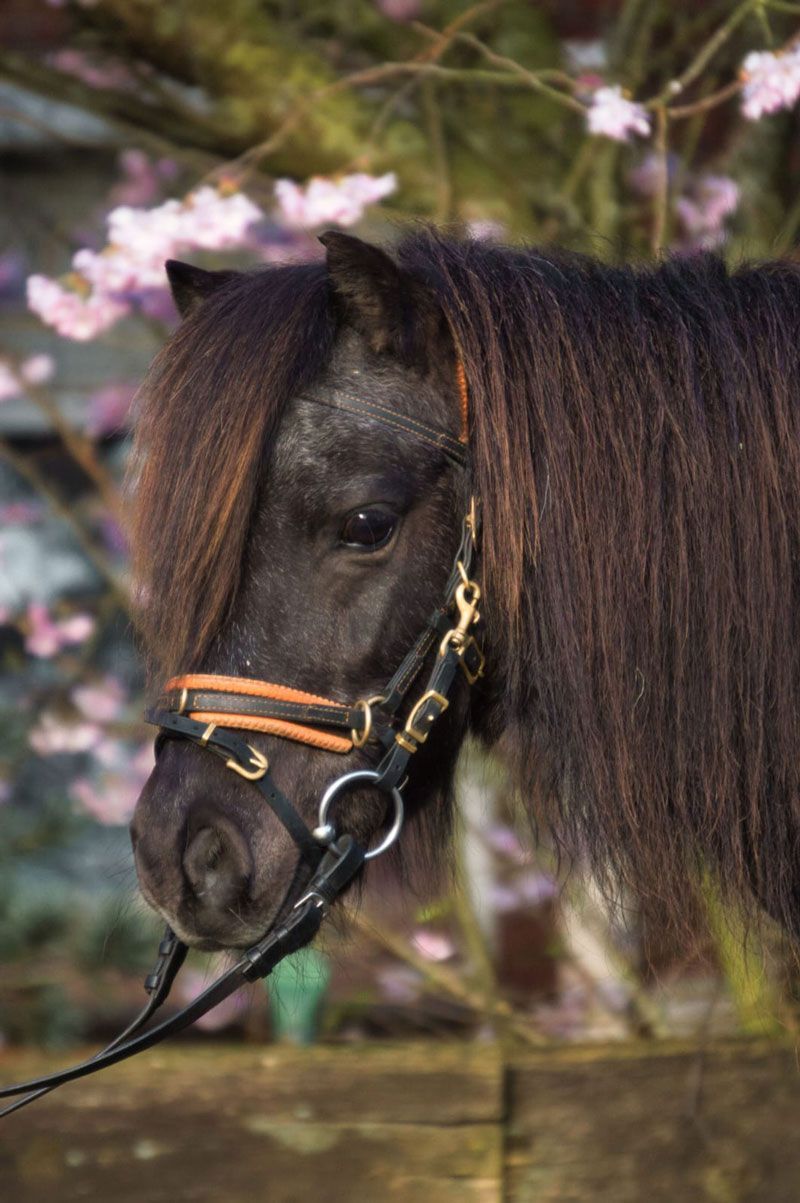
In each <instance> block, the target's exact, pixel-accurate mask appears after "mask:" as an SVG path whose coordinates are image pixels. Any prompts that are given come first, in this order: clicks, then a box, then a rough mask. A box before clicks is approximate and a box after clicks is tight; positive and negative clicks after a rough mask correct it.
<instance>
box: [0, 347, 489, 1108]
mask: <svg viewBox="0 0 800 1203" xmlns="http://www.w3.org/2000/svg"><path fill="white" fill-rule="evenodd" d="M456 380H457V385H458V392H459V402H460V415H461V431H460V436H459V438H458V439H457V440H456V439H455V438H453V436H452V435H450V434H448V433H446V432H445V431H441V430H437V429H436V428H434V427H431V426H429V425H428V424H427V423H425V422H422V421H421V420H418V419H416V418H410V417H408V416H407V415H405V414H400V413H398V412H396V411H395V410H391V409H388V408H387V407H386V406H384V405H382V404H378V403H376V402H373V401H366V400H364V399H363V398H359V397H356V396H354V395H353V394H351V393H349V392H347V391H346V390H335V391H334V392H333V393H331V394H329V395H326V397H325V398H324V399H323V398H320V397H314V396H304V397H303V398H302V399H303V400H309V401H316V402H318V403H320V404H324V405H329V406H333V407H334V408H337V409H343V410H347V411H349V412H352V413H356V414H358V415H359V416H363V417H369V418H370V419H372V420H373V421H376V422H379V423H381V424H383V425H386V426H388V427H390V428H391V429H394V430H401V431H402V432H403V433H405V434H410V435H413V436H414V437H415V438H416V439H420V440H422V441H423V442H426V443H428V444H429V445H431V446H435V447H437V448H439V449H440V450H441V451H443V452H444V454H445V455H447V456H448V457H449V458H450V459H451V460H453V461H454V462H455V463H457V464H458V465H459V466H460V467H465V466H466V463H467V450H466V442H467V417H468V411H467V386H466V378H465V375H464V369H463V367H462V365H461V364H460V363H459V364H458V365H457V369H456ZM477 540H478V517H477V511H476V505H475V500H474V498H472V499H471V501H470V506H469V511H468V513H467V514H466V516H465V518H464V521H463V524H462V530H461V540H460V543H459V547H458V551H457V553H456V556H455V560H454V563H453V568H452V571H451V573H450V576H449V578H448V581H447V585H446V587H445V591H444V596H443V598H442V601H441V604H440V605H439V606H438V607H437V609H436V610H434V611H433V613H432V614H431V615H430V616H429V618H428V620H427V622H426V624H425V626H424V627H423V629H422V631H421V632H420V634H419V636H418V637H417V639H416V640H415V642H414V643H413V644H412V646H411V647H410V649H409V650H408V652H407V653H406V655H405V656H404V657H403V659H402V661H401V662H400V664H399V665H398V667H397V670H396V671H395V673H394V675H393V676H392V677H391V679H390V680H389V681H388V682H387V683H386V685H385V686H384V688H383V690H382V691H381V693H380V694H378V695H372V696H370V697H367V698H359V699H357V700H356V701H355V702H352V703H344V702H338V701H334V700H332V699H330V698H326V697H321V696H318V695H316V694H311V693H306V692H304V691H303V690H300V689H296V688H295V687H294V686H290V685H283V684H275V683H273V682H269V681H258V680H251V679H249V678H246V677H227V676H218V675H215V674H205V673H195V674H188V675H184V676H179V677H173V678H171V679H170V680H169V681H167V683H166V685H165V686H164V691H163V693H162V695H161V696H160V697H159V699H158V701H157V703H156V706H155V707H154V708H153V709H151V710H148V711H146V713H145V719H146V721H147V722H148V723H151V724H152V725H154V726H156V727H158V729H159V731H158V735H157V737H156V754H158V753H159V752H160V751H161V749H162V748H163V746H164V743H165V741H166V740H168V739H184V740H188V741H189V742H191V743H195V744H198V745H199V746H200V747H203V748H206V749H207V750H208V751H209V752H211V753H213V754H214V755H216V756H218V757H220V758H221V759H222V761H223V762H224V764H225V767H226V768H228V769H230V771H231V772H233V773H236V774H237V775H238V776H239V777H242V778H244V780H245V781H248V782H250V783H251V784H252V785H253V787H254V788H255V789H257V790H258V791H259V793H260V795H261V797H262V798H263V799H264V801H265V802H266V803H267V805H268V806H269V807H270V809H271V810H272V811H273V813H274V814H275V815H276V817H277V818H278V819H279V820H280V822H281V823H282V824H283V826H284V827H285V829H286V830H287V831H288V833H289V835H290V836H291V838H292V840H293V841H294V842H295V844H296V845H297V848H298V850H299V852H300V856H301V860H302V861H303V862H304V864H305V865H306V867H307V869H308V871H309V879H308V882H307V884H306V886H305V887H303V889H302V891H301V897H300V898H299V899H298V900H297V901H296V902H294V904H293V905H292V907H291V909H290V910H289V912H288V915H287V916H286V918H285V919H284V921H283V922H282V923H281V924H280V925H279V926H278V927H277V928H275V929H273V930H272V931H271V932H270V933H269V934H268V935H266V936H265V937H264V938H263V939H262V940H260V941H258V943H256V944H254V945H253V946H252V947H251V948H248V949H247V950H246V951H245V952H244V954H243V955H242V956H241V958H240V959H239V960H238V961H237V962H236V964H235V965H234V966H233V967H232V968H231V969H229V970H228V971H227V973H225V974H223V975H222V976H221V977H220V978H218V980H217V981H216V982H214V983H213V984H212V985H211V986H210V987H209V988H208V989H207V990H205V991H204V992H203V993H202V994H200V995H199V996H198V997H197V998H196V999H195V1000H194V1001H193V1002H192V1003H190V1004H189V1005H188V1006H186V1007H184V1008H183V1010H181V1011H179V1012H178V1013H177V1014H176V1015H174V1016H172V1017H171V1018H170V1019H168V1020H165V1021H164V1022H162V1023H160V1024H158V1025H156V1026H155V1027H151V1028H149V1029H148V1030H147V1031H145V1032H142V1031H141V1029H142V1028H143V1027H144V1025H145V1024H146V1023H147V1022H148V1021H149V1020H150V1018H151V1017H152V1016H153V1015H154V1014H155V1012H156V1011H157V1010H158V1008H159V1007H160V1006H161V1004H162V1003H163V1002H164V1001H165V999H166V998H167V996H168V994H169V991H170V988H171V986H172V983H173V981H174V979H175V976H176V975H177V973H178V971H179V969H180V967H181V965H182V964H183V961H184V959H185V957H186V954H187V952H188V949H187V947H186V945H185V944H183V943H181V941H180V940H178V938H177V937H176V936H175V934H174V932H172V930H171V929H170V928H169V927H168V928H167V929H166V931H165V934H164V938H163V939H162V941H161V944H160V945H159V950H158V951H159V955H158V960H157V962H156V964H155V966H154V968H153V970H152V972H151V973H150V974H149V975H148V977H147V978H146V980H145V990H146V992H147V994H148V996H149V998H148V1002H147V1005H146V1006H145V1007H144V1009H143V1010H142V1011H141V1013H140V1014H139V1015H138V1016H137V1017H136V1018H135V1019H134V1020H133V1022H132V1023H131V1024H130V1025H129V1026H128V1027H127V1028H126V1029H125V1031H124V1032H122V1033H121V1034H120V1035H119V1036H118V1037H117V1038H116V1039H115V1040H114V1041H112V1043H111V1044H109V1045H108V1046H107V1047H106V1048H105V1049H103V1050H102V1051H101V1052H100V1053H98V1054H97V1055H96V1056H95V1057H93V1058H91V1059H90V1060H88V1061H84V1062H83V1063H82V1064H80V1065H76V1066H73V1067H72V1068H70V1069H66V1070H63V1071H61V1072H60V1073H55V1074H51V1075H49V1076H47V1077H43V1078H37V1079H34V1080H32V1081H30V1082H23V1083H19V1084H17V1085H15V1086H8V1087H5V1088H2V1089H0V1099H3V1098H12V1097H15V1096H18V1095H21V1096H22V1097H20V1098H17V1099H16V1102H14V1103H12V1104H10V1106H8V1107H6V1108H5V1110H3V1111H0V1118H2V1116H4V1115H8V1114H10V1113H11V1112H12V1111H16V1110H18V1109H19V1108H21V1107H24V1106H26V1104H28V1103H31V1102H33V1101H34V1100H35V1099H37V1098H40V1097H42V1096H43V1095H45V1094H48V1093H49V1092H50V1091H51V1090H54V1089H55V1088H56V1087H57V1086H61V1085H63V1084H64V1083H65V1082H71V1081H74V1080H76V1079H77V1078H82V1077H85V1076H87V1075H88V1074H92V1073H96V1072H97V1071H98V1070H100V1069H104V1068H106V1067H107V1066H109V1065H114V1064H116V1063H117V1062H118V1061H123V1060H126V1059H127V1058H128V1057H132V1056H134V1055H135V1054H136V1053H139V1052H143V1051H144V1050H145V1049H148V1048H151V1047H153V1045H155V1044H158V1043H160V1042H161V1041H162V1040H164V1039H166V1038H167V1037H169V1036H172V1035H174V1034H175V1033H176V1032H179V1031H182V1030H183V1029H184V1028H186V1027H189V1026H190V1025H191V1024H192V1023H194V1021H195V1020H196V1019H199V1018H200V1017H201V1016H203V1015H205V1014H206V1013H207V1012H208V1011H209V1010H211V1008H212V1007H215V1006H217V1005H218V1004H219V1003H220V1002H222V1001H223V999H225V998H227V997H228V996H229V995H231V994H232V993H233V992H234V991H235V990H238V989H239V988H240V986H242V985H244V984H245V983H247V982H253V981H257V980H258V979H259V978H264V977H267V976H268V975H269V974H270V973H271V972H272V970H273V969H274V967H275V966H276V965H277V964H278V962H279V961H281V960H283V958H284V957H286V956H288V955H289V954H290V953H292V952H295V951H297V950H298V949H300V948H302V947H304V946H305V945H306V944H308V943H309V942H310V941H311V940H312V939H313V938H314V936H315V935H316V934H317V932H318V931H319V928H320V926H321V924H322V921H323V919H324V918H325V915H326V914H327V912H328V910H329V908H330V906H331V904H332V903H333V902H334V901H335V899H336V898H337V897H338V896H339V895H340V894H341V893H342V891H343V890H344V889H345V888H346V886H348V885H349V884H350V882H351V881H352V880H353V878H354V877H355V876H356V875H357V874H358V873H359V872H360V870H361V869H362V868H363V866H364V863H365V862H366V861H368V860H371V859H373V858H374V857H376V856H379V855H381V853H383V852H385V851H386V850H387V849H388V848H390V847H391V845H392V844H393V843H394V842H395V840H396V839H397V837H398V835H399V834H400V831H401V829H402V825H403V819H404V805H403V792H402V791H403V788H404V786H405V784H406V781H407V779H408V766H409V762H410V760H411V758H412V756H414V754H415V753H416V752H417V751H418V750H419V748H420V747H421V746H422V745H423V744H424V743H426V741H427V740H428V737H429V736H430V733H431V731H432V729H433V727H434V725H435V723H436V722H437V720H438V719H439V718H441V716H442V715H443V714H444V713H445V711H446V710H447V709H448V707H449V705H450V696H451V694H452V692H453V689H454V687H455V684H456V681H457V680H458V679H459V677H461V676H463V678H464V679H465V680H466V682H467V684H468V685H470V686H471V685H474V684H475V682H476V681H477V680H478V679H479V677H481V676H482V674H483V670H484V656H483V653H482V651H481V649H480V647H479V645H478V643H477V642H476V640H475V637H474V633H473V629H474V627H475V625H476V624H477V623H478V622H479V621H480V614H479V612H478V602H479V601H480V597H481V590H480V586H479V585H478V584H477V582H476V581H475V580H473V578H472V575H471V574H472V571H473V568H474V562H475V558H476V554H477ZM431 655H433V665H432V668H431V670H430V672H429V674H428V678H427V680H426V682H425V686H424V688H423V689H421V690H420V691H419V692H418V693H417V694H416V696H415V697H414V699H413V701H412V702H411V703H410V705H409V704H408V703H409V698H410V695H411V691H412V687H413V686H414V684H415V682H416V681H417V680H418V678H419V675H420V673H421V671H422V668H423V666H424V665H425V663H426V662H427V661H428V660H429V658H430V656H431ZM404 711H405V713H404V715H403V714H402V712H404ZM239 731H245V732H247V731H259V732H264V733H267V734H270V735H276V736H278V737H280V738H283V739H291V740H294V741H296V742H298V743H303V744H307V745H309V746H310V747H315V748H319V749H322V750H325V751H328V752H334V753H339V754H341V755H348V754H349V753H352V752H353V751H354V750H355V749H361V748H364V747H366V746H374V747H375V748H377V749H379V750H380V751H381V752H382V755H381V756H380V759H379V761H378V763H377V765H376V767H375V768H359V769H355V770H351V771H349V772H346V773H344V774H342V775H341V776H339V777H336V778H335V779H334V780H333V781H331V782H330V784H329V785H328V786H327V787H326V789H325V790H324V792H323V794H322V797H321V799H320V803H319V812H318V819H317V826H316V827H315V828H313V829H309V827H308V826H307V825H306V822H305V820H304V819H303V818H302V816H301V815H300V813H299V812H298V811H297V809H296V808H295V806H294V805H293V804H292V802H291V801H290V800H289V799H288V798H287V797H286V795H285V794H284V793H283V792H282V791H281V790H280V789H279V788H278V786H277V785H276V784H275V782H274V780H273V778H272V776H271V774H270V771H269V761H268V759H267V757H266V756H265V755H264V754H263V753H262V752H260V751H258V749H256V748H254V747H252V746H251V745H250V744H249V743H247V742H246V740H245V739H244V738H242V736H241V735H239V734H237V732H239ZM363 787H369V788H371V789H377V790H379V791H381V792H382V793H384V794H386V795H388V797H389V799H390V800H391V803H392V808H393V813H392V817H391V822H390V825H389V828H388V830H387V832H386V833H385V835H384V836H383V839H382V840H381V841H380V843H379V844H378V846H377V847H375V848H372V849H371V850H369V851H368V850H366V849H364V848H361V847H360V846H359V844H358V843H357V842H356V841H355V840H354V839H353V837H352V836H351V835H349V834H346V833H345V834H341V835H339V834H337V829H336V825H335V823H334V821H333V816H332V813H331V812H332V811H333V810H334V807H335V803H336V802H337V801H338V800H339V799H340V798H341V796H342V795H343V794H345V793H347V792H348V791H350V790H353V789H357V788H363ZM284 901H286V900H284ZM282 909H283V907H282V908H281V910H282ZM279 913H280V912H279Z"/></svg>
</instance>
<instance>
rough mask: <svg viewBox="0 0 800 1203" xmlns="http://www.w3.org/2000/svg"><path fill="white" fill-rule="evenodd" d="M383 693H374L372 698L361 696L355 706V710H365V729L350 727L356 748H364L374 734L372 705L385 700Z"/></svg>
mask: <svg viewBox="0 0 800 1203" xmlns="http://www.w3.org/2000/svg"><path fill="white" fill-rule="evenodd" d="M385 701H386V699H385V698H384V696H383V694H380V693H374V694H373V695H372V697H371V698H366V699H364V698H361V700H360V701H358V702H356V704H355V706H354V707H353V709H354V710H363V711H364V730H363V731H356V729H355V727H351V728H350V738H351V739H352V741H353V747H354V748H363V747H364V744H365V743H366V742H367V740H368V739H369V737H370V735H371V734H372V707H373V706H377V705H379V704H380V703H381V702H385Z"/></svg>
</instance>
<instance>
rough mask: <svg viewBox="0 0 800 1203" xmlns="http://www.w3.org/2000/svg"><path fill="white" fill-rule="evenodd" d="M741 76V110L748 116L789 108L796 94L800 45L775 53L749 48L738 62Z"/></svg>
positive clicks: (799, 79)
mask: <svg viewBox="0 0 800 1203" xmlns="http://www.w3.org/2000/svg"><path fill="white" fill-rule="evenodd" d="M741 78H742V80H743V81H744V88H743V89H742V113H743V114H744V116H745V117H747V118H748V120H750V121H757V120H758V119H759V117H763V116H764V114H765V113H777V112H779V111H780V110H781V109H790V108H792V106H793V105H794V104H795V103H796V101H797V99H798V97H800V47H794V48H793V49H791V50H787V51H785V52H784V53H781V52H780V51H778V52H777V53H776V54H773V53H772V52H771V51H769V50H754V51H752V52H751V53H750V54H748V55H747V57H746V59H745V60H744V62H743V63H742V70H741Z"/></svg>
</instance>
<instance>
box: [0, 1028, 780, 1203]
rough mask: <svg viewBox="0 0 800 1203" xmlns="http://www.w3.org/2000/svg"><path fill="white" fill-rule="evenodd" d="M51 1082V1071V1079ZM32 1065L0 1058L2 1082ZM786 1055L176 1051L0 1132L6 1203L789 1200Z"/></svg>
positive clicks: (724, 1047) (65, 1095)
mask: <svg viewBox="0 0 800 1203" xmlns="http://www.w3.org/2000/svg"><path fill="white" fill-rule="evenodd" d="M50 1065H51V1066H52V1062H50ZM42 1068H45V1065H44V1063H43V1062H42V1060H41V1059H35V1058H32V1057H23V1056H21V1055H18V1054H14V1055H11V1054H7V1055H5V1056H2V1057H0V1077H2V1079H4V1080H10V1079H12V1078H18V1077H19V1076H21V1075H27V1074H32V1073H35V1072H37V1071H38V1070H40V1069H42ZM798 1119H800V1072H798V1069H797V1063H796V1059H795V1050H794V1048H793V1047H791V1046H788V1045H784V1046H780V1045H776V1044H775V1043H770V1042H767V1041H741V1042H735V1041H730V1042H725V1043H717V1044H715V1045H713V1046H712V1047H711V1048H710V1049H708V1050H707V1052H706V1054H705V1055H704V1056H702V1057H701V1056H700V1054H699V1053H698V1050H697V1048H696V1047H688V1046H685V1045H683V1046H681V1045H676V1044H650V1045H647V1046H642V1045H639V1046H637V1045H630V1044H620V1045H615V1046H612V1047H609V1046H602V1047H600V1046H596V1047H592V1048H570V1049H558V1050H553V1051H548V1052H541V1053H538V1052H537V1053H530V1054H520V1055H514V1056H512V1057H511V1059H510V1062H509V1064H508V1065H507V1066H506V1067H505V1068H503V1065H502V1060H501V1056H500V1054H499V1052H498V1050H497V1049H496V1048H495V1047H493V1046H491V1045H483V1044H480V1045H479V1044H472V1045H469V1044H459V1045H441V1044H436V1043H433V1042H431V1043H427V1044H413V1045H393V1046H375V1045H358V1046H351V1047H345V1048H314V1049H275V1048H260V1049H247V1048H244V1049H243V1048H241V1047H240V1048H237V1049H233V1050H232V1049H226V1048H219V1047H213V1048H212V1047H203V1046H200V1045H192V1046H188V1045H184V1046H183V1047H173V1048H170V1049H168V1050H165V1051H163V1052H161V1051H159V1052H157V1053H155V1054H150V1055H146V1056H144V1057H142V1058H141V1059H139V1061H138V1062H134V1063H132V1064H129V1065H126V1066H120V1067H118V1068H116V1069H114V1070H111V1071H109V1072H108V1073H106V1074H104V1075H102V1076H100V1077H99V1078H97V1079H94V1080H91V1079H90V1080H88V1081H86V1082H84V1083H81V1084H77V1085H74V1086H71V1087H66V1088H65V1089H64V1090H62V1091H60V1092H58V1093H56V1094H54V1095H53V1096H52V1097H51V1098H50V1099H48V1100H47V1101H45V1102H43V1103H41V1104H39V1105H38V1106H37V1107H34V1108H31V1109H30V1110H29V1111H26V1112H23V1113H21V1114H20V1115H19V1116H15V1117H14V1118H13V1119H11V1120H9V1121H8V1122H6V1123H5V1124H4V1125H2V1127H0V1200H1V1201H2V1203H6V1201H8V1203H42V1201H43V1200H47V1203H79V1201H82V1200H87V1199H90V1200H93V1201H98V1203H107V1201H108V1203H178V1201H180V1203H212V1201H213V1203H300V1201H301V1200H302V1203H308V1201H309V1200H314V1203H356V1201H357V1203H392V1201H393V1200H397V1201H398V1203H500V1201H501V1200H505V1201H507V1203H556V1201H557V1203H642V1200H646V1201H647V1203H767V1201H769V1203H797V1200H798V1199H800V1142H798V1141H797V1140H796V1137H795V1129H796V1127H797V1122H798Z"/></svg>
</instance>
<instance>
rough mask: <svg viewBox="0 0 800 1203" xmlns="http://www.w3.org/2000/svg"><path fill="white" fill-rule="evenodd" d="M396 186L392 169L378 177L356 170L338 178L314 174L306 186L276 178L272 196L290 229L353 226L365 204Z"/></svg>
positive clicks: (393, 189) (370, 203) (359, 218)
mask: <svg viewBox="0 0 800 1203" xmlns="http://www.w3.org/2000/svg"><path fill="white" fill-rule="evenodd" d="M396 188H397V176H396V175H395V173H394V172H393V171H390V172H387V174H386V175H381V176H371V175H367V174H366V173H365V172H356V173H355V174H353V175H345V176H342V177H341V179H339V180H329V179H324V178H323V177H321V176H315V177H314V178H313V179H312V180H310V181H309V182H308V183H307V184H306V185H305V187H302V186H301V185H300V184H296V183H294V181H293V180H278V181H277V182H276V184H275V199H276V200H277V202H278V207H279V211H280V216H281V217H282V218H283V220H284V221H285V222H286V224H287V225H288V226H289V227H290V228H291V229H296V230H311V229H314V228H316V227H318V226H322V225H328V224H333V225H339V226H353V225H355V224H356V222H357V221H360V220H361V218H362V217H363V215H364V210H365V209H366V207H367V205H372V204H375V202H376V201H379V200H383V198H384V197H386V196H390V195H391V193H392V192H394V191H395V189H396Z"/></svg>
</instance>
